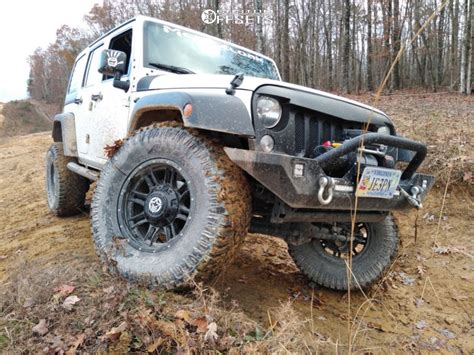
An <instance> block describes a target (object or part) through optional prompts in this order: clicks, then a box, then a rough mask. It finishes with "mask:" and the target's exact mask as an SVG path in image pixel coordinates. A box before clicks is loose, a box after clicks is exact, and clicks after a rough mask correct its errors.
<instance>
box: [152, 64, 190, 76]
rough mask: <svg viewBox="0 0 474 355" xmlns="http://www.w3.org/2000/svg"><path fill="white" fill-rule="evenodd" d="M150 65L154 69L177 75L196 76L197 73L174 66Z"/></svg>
mask: <svg viewBox="0 0 474 355" xmlns="http://www.w3.org/2000/svg"><path fill="white" fill-rule="evenodd" d="M148 65H151V66H152V67H155V68H157V69H162V70H166V71H169V72H172V73H177V74H196V73H195V72H193V71H191V70H189V69H187V68H182V67H175V66H174V65H168V64H161V63H148Z"/></svg>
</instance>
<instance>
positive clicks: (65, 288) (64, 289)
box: [54, 285, 76, 296]
mask: <svg viewBox="0 0 474 355" xmlns="http://www.w3.org/2000/svg"><path fill="white" fill-rule="evenodd" d="M75 289H76V288H75V287H74V286H71V285H61V286H59V287H57V288H55V289H54V292H57V293H60V294H61V295H62V296H69V295H70V294H71V293H72V292H73V291H74V290H75Z"/></svg>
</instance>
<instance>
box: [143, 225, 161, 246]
mask: <svg viewBox="0 0 474 355" xmlns="http://www.w3.org/2000/svg"><path fill="white" fill-rule="evenodd" d="M159 235H160V228H155V227H154V231H153V234H152V236H151V237H150V246H152V245H153V243H154V242H156V240H157V239H158V236H159ZM145 240H146V239H145Z"/></svg>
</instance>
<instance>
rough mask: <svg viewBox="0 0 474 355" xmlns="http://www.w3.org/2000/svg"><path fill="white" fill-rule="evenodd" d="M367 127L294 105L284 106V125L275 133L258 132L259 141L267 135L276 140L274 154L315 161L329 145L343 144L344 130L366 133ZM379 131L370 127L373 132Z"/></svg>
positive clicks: (273, 129) (282, 120)
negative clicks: (318, 151) (323, 146)
mask: <svg viewBox="0 0 474 355" xmlns="http://www.w3.org/2000/svg"><path fill="white" fill-rule="evenodd" d="M363 128H364V127H363V123H359V122H352V121H347V120H343V119H340V118H337V117H333V116H329V115H327V114H324V113H321V112H316V111H312V110H307V109H304V108H301V107H298V106H294V105H291V104H285V105H283V114H282V118H281V121H280V123H279V124H278V125H277V126H276V127H275V128H272V129H266V128H263V127H261V129H258V130H257V137H256V138H257V141H259V140H260V138H261V137H262V136H263V135H265V134H270V135H271V136H272V137H273V138H274V140H275V147H274V152H278V153H283V154H288V155H295V156H300V157H307V158H312V157H314V151H315V149H316V147H318V146H319V145H321V144H322V143H323V142H325V141H331V142H342V141H343V140H344V139H345V138H346V137H344V130H350V129H356V130H361V129H363ZM374 130H376V129H375V127H369V131H374Z"/></svg>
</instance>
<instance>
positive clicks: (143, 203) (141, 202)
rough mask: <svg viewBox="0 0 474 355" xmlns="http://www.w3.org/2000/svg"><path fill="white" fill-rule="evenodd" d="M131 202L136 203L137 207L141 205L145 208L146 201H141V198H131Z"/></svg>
mask: <svg viewBox="0 0 474 355" xmlns="http://www.w3.org/2000/svg"><path fill="white" fill-rule="evenodd" d="M130 202H133V203H136V204H137V205H140V206H145V200H141V199H139V198H131V199H130Z"/></svg>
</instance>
